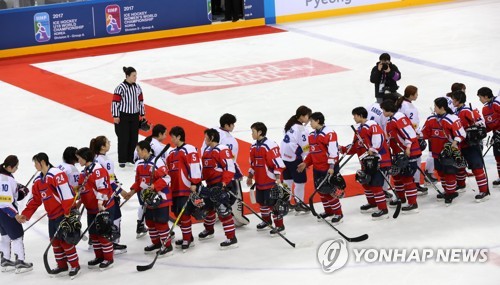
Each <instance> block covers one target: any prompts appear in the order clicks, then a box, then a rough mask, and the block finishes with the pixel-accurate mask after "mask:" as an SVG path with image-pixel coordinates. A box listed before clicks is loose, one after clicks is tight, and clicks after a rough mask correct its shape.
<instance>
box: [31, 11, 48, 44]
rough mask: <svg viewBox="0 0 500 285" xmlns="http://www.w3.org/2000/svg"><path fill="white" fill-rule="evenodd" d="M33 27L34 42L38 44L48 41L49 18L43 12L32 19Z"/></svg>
mask: <svg viewBox="0 0 500 285" xmlns="http://www.w3.org/2000/svg"><path fill="white" fill-rule="evenodd" d="M33 23H34V25H35V40H36V41H37V42H39V43H43V42H47V41H49V40H50V18H49V14H47V13H45V12H40V13H36V14H35V16H34V17H33Z"/></svg>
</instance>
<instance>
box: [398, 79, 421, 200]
mask: <svg viewBox="0 0 500 285" xmlns="http://www.w3.org/2000/svg"><path fill="white" fill-rule="evenodd" d="M417 98H418V88H417V87H415V86H413V85H408V86H406V88H405V92H404V95H403V97H400V98H399V99H398V100H397V101H396V107H397V108H398V110H399V112H401V113H403V114H405V115H406V117H408V119H410V121H411V124H412V126H413V129H415V132H416V133H417V137H418V140H419V144H420V150H422V151H423V150H424V149H425V148H426V147H427V144H426V143H425V141H424V140H423V139H422V138H421V137H422V132H421V131H420V116H419V112H418V110H417V107H415V105H414V104H413V101H415V100H417ZM421 164H422V159H421V157H419V158H418V160H417V165H418V166H419V167H420V165H421ZM420 174H421V173H420V171H417V172H415V175H414V176H413V180H414V181H415V185H416V186H417V191H418V195H427V190H428V189H427V188H426V187H423V186H421V185H420Z"/></svg>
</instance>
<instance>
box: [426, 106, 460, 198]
mask: <svg viewBox="0 0 500 285" xmlns="http://www.w3.org/2000/svg"><path fill="white" fill-rule="evenodd" d="M434 112H435V115H432V116H430V117H428V118H427V120H426V122H425V124H424V127H423V128H422V134H423V137H424V139H428V140H429V142H430V146H431V152H432V156H433V157H434V166H435V168H436V170H437V171H438V174H439V176H440V177H441V184H442V186H443V189H444V191H445V194H444V197H443V196H441V195H438V196H437V198H438V199H443V198H444V202H445V204H446V205H447V206H449V205H450V204H451V203H452V201H453V199H455V198H456V197H458V193H457V192H456V189H457V181H456V180H457V173H458V167H457V158H458V159H460V157H461V154H460V151H459V149H458V147H459V144H460V143H461V142H462V141H463V140H464V139H465V130H464V129H463V128H462V124H461V123H460V119H459V118H458V117H457V116H455V115H453V111H452V110H451V109H450V108H449V107H448V102H447V101H446V98H444V97H440V98H437V99H436V100H434Z"/></svg>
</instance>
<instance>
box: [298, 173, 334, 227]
mask: <svg viewBox="0 0 500 285" xmlns="http://www.w3.org/2000/svg"><path fill="white" fill-rule="evenodd" d="M330 177H331V175H330V174H327V175H325V178H323V180H321V182H320V183H319V185H318V187H316V189H314V192H313V193H312V195H311V196H310V197H309V209H310V210H311V214H313V216H315V217H317V218H320V216H319V215H318V213H316V211H315V210H314V195H316V193H318V189H319V188H321V186H323V184H324V183H325V182H326V181H327V180H328V179H330ZM294 196H295V195H294ZM304 205H305V204H304Z"/></svg>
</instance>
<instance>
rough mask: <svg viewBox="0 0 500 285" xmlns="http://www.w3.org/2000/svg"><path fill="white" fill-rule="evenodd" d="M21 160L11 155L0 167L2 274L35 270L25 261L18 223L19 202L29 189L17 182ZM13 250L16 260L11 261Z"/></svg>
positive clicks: (22, 233)
mask: <svg viewBox="0 0 500 285" xmlns="http://www.w3.org/2000/svg"><path fill="white" fill-rule="evenodd" d="M18 166H19V159H18V158H17V156H15V155H9V156H7V158H5V161H4V162H3V163H2V164H1V165H0V187H1V188H0V190H1V191H0V235H1V237H0V259H1V264H0V268H1V271H2V272H7V271H12V270H15V271H16V273H23V272H27V271H31V270H33V263H30V262H25V261H24V258H25V256H24V243H23V236H24V230H23V226H22V225H21V224H20V223H18V222H17V221H16V216H19V212H18V209H17V201H19V200H22V199H23V198H24V197H26V196H27V195H28V192H29V190H28V188H26V186H24V185H21V184H19V183H17V182H16V180H15V179H14V176H13V174H14V173H15V172H16V171H17V168H18ZM11 248H12V251H13V253H14V257H15V260H14V261H11V260H10V258H11Z"/></svg>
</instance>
